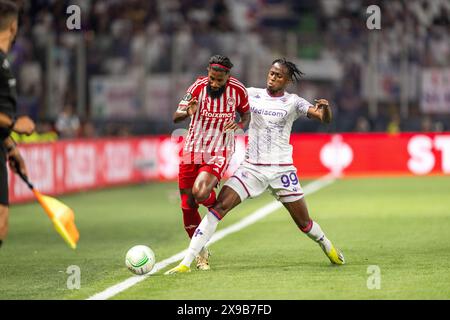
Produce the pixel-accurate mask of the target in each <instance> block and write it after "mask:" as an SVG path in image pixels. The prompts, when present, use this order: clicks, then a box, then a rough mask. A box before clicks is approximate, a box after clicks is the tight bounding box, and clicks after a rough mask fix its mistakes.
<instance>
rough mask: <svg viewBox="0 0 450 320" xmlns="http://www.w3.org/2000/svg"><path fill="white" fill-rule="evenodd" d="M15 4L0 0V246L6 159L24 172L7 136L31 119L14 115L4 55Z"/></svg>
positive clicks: (28, 128) (14, 23)
mask: <svg viewBox="0 0 450 320" xmlns="http://www.w3.org/2000/svg"><path fill="white" fill-rule="evenodd" d="M18 21H19V8H18V6H17V5H16V4H15V3H14V2H11V1H8V0H0V247H1V245H2V243H3V240H4V239H5V238H6V235H7V233H8V217H9V208H8V205H9V201H8V172H7V167H6V162H7V161H8V162H9V165H10V168H11V170H13V171H14V172H15V173H17V172H18V170H20V172H22V173H23V174H25V175H27V169H26V167H25V162H24V161H23V158H22V156H21V155H20V153H19V150H18V149H17V148H16V144H15V143H14V140H13V139H12V138H11V137H10V134H11V132H12V131H14V132H17V133H20V134H27V135H30V134H32V133H33V132H34V122H33V120H31V119H30V118H29V117H27V116H22V117H17V116H16V109H17V92H16V79H15V78H14V76H13V75H12V72H11V67H10V64H9V61H8V59H7V57H6V55H7V54H8V52H9V50H10V49H11V47H12V44H13V42H14V39H15V38H16V35H17V29H18Z"/></svg>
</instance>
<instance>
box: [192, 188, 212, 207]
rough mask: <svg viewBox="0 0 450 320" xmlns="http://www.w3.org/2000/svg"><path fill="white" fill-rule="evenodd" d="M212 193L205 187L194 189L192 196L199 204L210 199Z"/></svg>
mask: <svg viewBox="0 0 450 320" xmlns="http://www.w3.org/2000/svg"><path fill="white" fill-rule="evenodd" d="M210 193H211V191H210V190H208V189H207V188H205V187H194V188H192V195H193V196H194V198H195V201H196V202H197V203H200V202H203V201H205V200H207V199H208V198H209V195H210Z"/></svg>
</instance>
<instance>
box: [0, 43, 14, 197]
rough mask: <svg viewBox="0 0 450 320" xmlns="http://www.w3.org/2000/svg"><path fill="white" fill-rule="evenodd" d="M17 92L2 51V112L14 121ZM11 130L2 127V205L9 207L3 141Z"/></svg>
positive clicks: (0, 68)
mask: <svg viewBox="0 0 450 320" xmlns="http://www.w3.org/2000/svg"><path fill="white" fill-rule="evenodd" d="M16 109H17V91H16V79H15V78H14V76H13V74H12V72H11V66H10V64H9V61H8V60H7V59H6V54H5V53H4V52H3V51H2V50H0V112H1V113H4V114H6V115H7V116H9V117H11V119H13V118H14V117H15V116H16ZM10 133H11V130H10V129H8V128H2V127H0V204H3V205H8V204H9V202H8V171H7V166H6V163H7V159H6V156H7V153H6V149H5V146H4V143H3V141H4V140H5V139H6V138H7V137H8V136H9V135H10Z"/></svg>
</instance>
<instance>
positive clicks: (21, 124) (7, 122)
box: [0, 112, 35, 135]
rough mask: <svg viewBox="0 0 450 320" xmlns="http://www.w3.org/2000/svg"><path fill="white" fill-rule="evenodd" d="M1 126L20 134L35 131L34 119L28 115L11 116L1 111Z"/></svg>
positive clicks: (28, 133)
mask: <svg viewBox="0 0 450 320" xmlns="http://www.w3.org/2000/svg"><path fill="white" fill-rule="evenodd" d="M0 127H2V128H7V129H9V130H11V131H14V132H17V133H19V134H26V135H30V134H32V133H33V132H34V128H35V124H34V121H33V120H31V119H30V118H29V117H27V116H22V117H18V118H11V117H9V116H7V115H6V114H4V113H2V112H0Z"/></svg>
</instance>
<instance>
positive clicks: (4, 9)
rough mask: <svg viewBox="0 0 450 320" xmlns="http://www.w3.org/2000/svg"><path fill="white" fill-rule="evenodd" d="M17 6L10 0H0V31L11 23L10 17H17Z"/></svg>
mask: <svg viewBox="0 0 450 320" xmlns="http://www.w3.org/2000/svg"><path fill="white" fill-rule="evenodd" d="M18 16H19V7H18V6H17V5H16V4H15V3H14V2H12V1H7V0H0V31H3V30H5V29H6V28H7V27H8V25H9V24H10V23H11V20H10V18H18Z"/></svg>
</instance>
